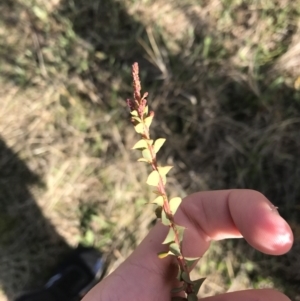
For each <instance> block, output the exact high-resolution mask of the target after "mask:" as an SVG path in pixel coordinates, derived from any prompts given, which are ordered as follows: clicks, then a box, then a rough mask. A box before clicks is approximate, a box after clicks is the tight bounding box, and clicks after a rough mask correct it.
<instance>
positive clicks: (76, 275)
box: [15, 246, 104, 301]
mask: <svg viewBox="0 0 300 301" xmlns="http://www.w3.org/2000/svg"><path fill="white" fill-rule="evenodd" d="M103 270H104V261H103V259H102V254H101V253H100V252H99V251H97V250H95V249H93V248H86V247H82V246H79V247H78V248H77V249H76V250H74V251H72V253H71V254H69V255H68V257H67V258H66V259H65V260H64V261H63V262H62V263H61V264H60V265H59V266H58V267H57V268H56V269H55V271H54V273H53V274H52V275H53V276H51V278H50V279H49V281H48V282H47V283H46V285H45V286H44V288H43V289H41V290H37V291H34V292H30V293H27V294H24V295H22V296H20V297H18V298H17V299H16V300H15V301H78V300H81V298H82V297H83V296H84V295H85V294H86V293H87V292H88V291H89V290H90V289H91V288H92V287H93V286H94V285H95V284H96V283H97V282H98V281H99V280H100V278H101V276H102V274H103Z"/></svg>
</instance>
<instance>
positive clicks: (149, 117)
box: [144, 116, 153, 128]
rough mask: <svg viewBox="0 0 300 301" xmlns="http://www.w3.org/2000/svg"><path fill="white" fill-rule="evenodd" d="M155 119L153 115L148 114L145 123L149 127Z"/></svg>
mask: <svg viewBox="0 0 300 301" xmlns="http://www.w3.org/2000/svg"><path fill="white" fill-rule="evenodd" d="M152 120H153V116H148V117H146V118H145V119H144V122H145V125H146V126H147V127H148V128H149V127H150V125H151V123H152Z"/></svg>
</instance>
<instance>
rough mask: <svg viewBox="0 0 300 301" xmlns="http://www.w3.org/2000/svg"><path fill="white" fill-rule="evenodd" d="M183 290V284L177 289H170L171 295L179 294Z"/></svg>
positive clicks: (184, 286)
mask: <svg viewBox="0 0 300 301" xmlns="http://www.w3.org/2000/svg"><path fill="white" fill-rule="evenodd" d="M185 288H186V285H185V284H183V285H182V286H179V287H174V288H172V289H171V293H172V294H177V293H180V292H182V291H184V290H185Z"/></svg>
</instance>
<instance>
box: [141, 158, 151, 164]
mask: <svg viewBox="0 0 300 301" xmlns="http://www.w3.org/2000/svg"><path fill="white" fill-rule="evenodd" d="M138 162H147V163H150V162H151V161H149V160H147V159H145V158H139V159H138Z"/></svg>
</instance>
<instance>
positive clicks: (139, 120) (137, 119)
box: [131, 116, 142, 122]
mask: <svg viewBox="0 0 300 301" xmlns="http://www.w3.org/2000/svg"><path fill="white" fill-rule="evenodd" d="M131 119H133V120H135V121H137V122H142V119H141V118H140V117H137V116H132V117H131Z"/></svg>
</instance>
